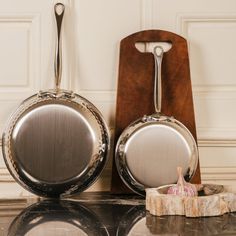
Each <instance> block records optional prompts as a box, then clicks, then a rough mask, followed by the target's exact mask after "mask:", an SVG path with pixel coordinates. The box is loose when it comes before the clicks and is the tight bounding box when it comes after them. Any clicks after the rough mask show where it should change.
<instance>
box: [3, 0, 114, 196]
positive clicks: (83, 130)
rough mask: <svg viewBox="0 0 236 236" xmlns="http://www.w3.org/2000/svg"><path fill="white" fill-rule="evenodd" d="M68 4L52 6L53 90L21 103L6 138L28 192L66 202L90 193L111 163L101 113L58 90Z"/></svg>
mask: <svg viewBox="0 0 236 236" xmlns="http://www.w3.org/2000/svg"><path fill="white" fill-rule="evenodd" d="M64 9H65V7H64V5H63V4H61V3H57V4H56V5H55V7H54V10H55V17H56V23H57V46H56V58H55V89H52V90H48V91H40V92H39V93H37V94H35V95H33V96H31V97H29V98H27V99H26V100H24V101H23V102H22V104H21V105H20V106H19V107H18V109H17V110H16V111H15V112H14V113H13V114H12V116H11V118H10V119H9V121H8V123H7V125H6V128H5V131H4V133H3V138H2V140H3V145H2V147H3V156H4V159H5V163H6V165H7V167H8V169H9V171H10V173H11V174H12V176H13V177H14V178H15V180H16V181H17V182H18V183H19V184H21V185H22V186H23V187H24V188H26V189H27V190H29V191H31V192H33V193H35V194H37V195H40V196H45V197H55V198H57V197H66V196H69V195H72V194H75V193H79V192H81V191H83V190H85V189H86V188H88V187H89V186H90V185H91V184H92V183H93V182H94V181H95V180H96V179H97V177H98V176H99V174H100V173H101V171H102V170H103V168H104V166H105V163H106V161H107V155H108V150H109V142H110V141H109V132H108V128H107V125H106V123H105V121H104V119H103V117H102V115H101V113H100V112H99V111H98V109H97V108H96V107H95V106H94V105H93V104H92V103H91V102H89V101H88V100H86V99H85V98H83V97H81V96H80V95H78V94H76V93H73V92H72V91H66V90H62V89H60V83H61V68H62V67H61V37H60V35H61V24H62V20H63V15H64Z"/></svg>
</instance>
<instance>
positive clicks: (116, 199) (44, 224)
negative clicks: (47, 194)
mask: <svg viewBox="0 0 236 236" xmlns="http://www.w3.org/2000/svg"><path fill="white" fill-rule="evenodd" d="M7 235H9V236H16V235H19V236H22V235H27V236H31V235H33V236H38V235H47V236H52V235H53V236H54V235H55V236H67V235H68V236H74V235H81V236H83V235H96V236H99V235H102V236H103V235H111V236H124V235H129V236H143V235H165V236H173V235H181V236H182V235H183V236H198V235H201V236H205V235H236V213H235V214H234V213H231V214H225V215H223V216H217V217H202V218H186V217H183V216H164V217H163V216H162V217H157V216H152V215H150V214H149V213H148V212H146V210H145V200H144V199H143V198H142V197H139V196H137V195H110V194H108V193H82V194H81V195H79V196H78V197H76V198H72V199H67V200H61V201H55V200H47V199H35V198H29V199H15V200H14V199H11V200H0V236H7Z"/></svg>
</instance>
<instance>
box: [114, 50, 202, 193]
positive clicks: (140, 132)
mask: <svg viewBox="0 0 236 236" xmlns="http://www.w3.org/2000/svg"><path fill="white" fill-rule="evenodd" d="M154 50H155V51H154V59H155V86H154V87H155V88H154V94H155V96H154V107H155V111H156V113H155V114H153V115H150V116H144V117H143V118H141V119H138V120H136V121H135V122H133V123H132V124H130V125H129V126H128V127H127V128H126V129H125V130H124V131H123V132H122V134H121V136H120V138H119V140H118V142H117V145H116V153H115V160H116V166H117V169H118V173H119V175H120V177H121V178H122V180H123V181H124V183H125V184H126V185H127V186H128V187H129V188H130V189H131V190H133V191H134V192H136V193H138V194H140V195H145V188H150V187H159V186H161V185H167V184H173V183H176V182H177V180H178V175H177V167H178V166H181V167H182V169H183V174H184V177H185V179H186V180H187V181H189V180H190V179H191V178H192V176H193V175H194V173H195V171H196V168H197V163H198V149H197V145H196V142H195V139H194V138H193V136H192V134H191V133H190V132H189V130H188V129H187V128H186V127H185V126H184V125H183V124H182V123H181V122H179V121H178V120H176V119H174V118H173V117H167V116H164V115H162V114H161V113H160V112H161V62H162V56H163V50H162V49H161V48H160V47H159V46H158V47H156V48H155V49H154ZM157 50H159V51H158V52H157Z"/></svg>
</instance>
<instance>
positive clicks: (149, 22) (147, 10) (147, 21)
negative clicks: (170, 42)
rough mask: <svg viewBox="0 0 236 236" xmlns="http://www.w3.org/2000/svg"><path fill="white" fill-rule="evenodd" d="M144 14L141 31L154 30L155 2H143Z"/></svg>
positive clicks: (145, 0)
mask: <svg viewBox="0 0 236 236" xmlns="http://www.w3.org/2000/svg"><path fill="white" fill-rule="evenodd" d="M141 4H142V7H141V9H142V13H141V29H142V30H146V29H152V28H153V21H154V19H153V14H154V7H153V6H154V2H153V0H142V1H141Z"/></svg>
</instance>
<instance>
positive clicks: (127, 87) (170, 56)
mask: <svg viewBox="0 0 236 236" xmlns="http://www.w3.org/2000/svg"><path fill="white" fill-rule="evenodd" d="M137 42H170V43H172V48H171V49H170V50H169V51H168V52H166V53H165V54H164V58H163V62H162V114H165V115H168V116H174V117H175V118H176V119H177V120H179V121H180V122H182V123H183V124H184V125H185V126H186V127H187V128H188V129H189V130H190V132H191V133H192V135H193V137H194V138H195V140H196V141H197V136H196V126H195V118H194V107H193V98H192V87H191V80H190V68H189V57H188V48H187V41H186V40H185V39H184V38H183V37H181V36H179V35H177V34H174V33H171V32H168V31H163V30H146V31H141V32H137V33H135V34H132V35H130V36H128V37H126V38H124V39H123V40H122V41H121V43H120V59H119V75H118V88H117V89H118V90H117V101H116V117H115V144H116V142H117V140H118V138H119V136H120V134H121V133H122V131H123V130H124V129H125V128H126V127H127V126H128V125H129V124H130V123H131V122H133V121H134V120H136V119H138V118H140V117H142V116H143V115H145V114H146V115H150V114H152V113H154V104H153V91H154V59H153V55H152V53H142V52H139V51H138V50H137V48H136V47H135V43H137ZM192 182H193V183H200V182H201V178H200V169H199V164H198V168H197V171H196V174H195V176H194V177H193V179H192ZM111 192H112V193H116V194H118V193H130V192H131V190H129V189H128V188H127V187H126V186H125V185H124V183H123V182H122V180H121V179H120V177H119V175H118V172H117V170H116V166H115V161H113V169H112V183H111Z"/></svg>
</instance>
